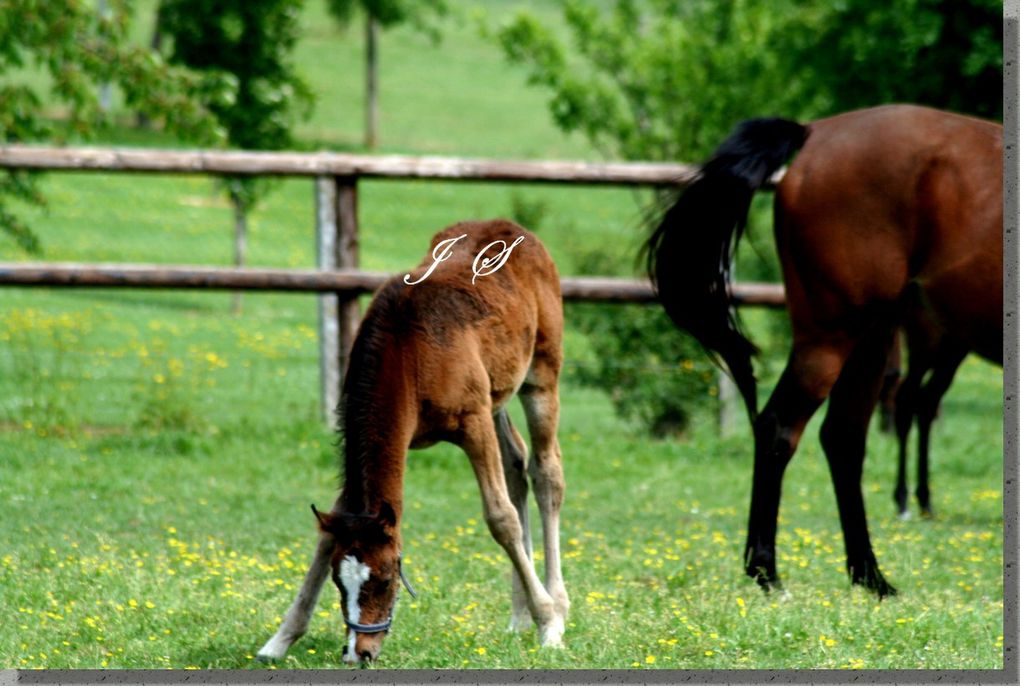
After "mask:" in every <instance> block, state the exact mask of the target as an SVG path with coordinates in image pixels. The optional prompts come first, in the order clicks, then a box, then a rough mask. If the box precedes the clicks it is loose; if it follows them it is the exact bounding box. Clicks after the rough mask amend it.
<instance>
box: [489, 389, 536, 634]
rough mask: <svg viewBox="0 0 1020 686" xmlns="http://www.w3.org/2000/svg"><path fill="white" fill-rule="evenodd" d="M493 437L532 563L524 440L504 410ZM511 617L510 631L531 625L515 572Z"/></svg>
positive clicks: (522, 587) (529, 615)
mask: <svg viewBox="0 0 1020 686" xmlns="http://www.w3.org/2000/svg"><path fill="white" fill-rule="evenodd" d="M495 421H496V436H497V437H498V438H499V452H500V454H501V455H502V457H503V476H504V477H505V478H506V485H507V492H508V493H509V495H510V501H511V502H512V503H513V504H514V508H515V509H516V510H517V518H518V519H519V520H520V522H521V535H522V537H523V539H524V550H525V552H527V554H528V559H529V560H533V559H534V557H533V555H532V548H531V527H530V526H529V525H528V478H527V476H526V475H525V473H524V470H525V469H526V468H527V463H528V448H527V446H526V445H525V444H524V439H522V438H521V435H520V434H519V433H517V429H516V428H514V425H513V424H512V423H511V422H510V415H509V414H507V411H506V408H504V409H501V410H500V411H499V412H497V413H496V417H495ZM511 577H512V581H511V587H512V594H511V597H512V600H513V605H512V614H511V615H510V630H511V631H523V630H525V629H527V628H528V627H529V626H531V613H530V612H529V611H528V598H527V594H526V592H525V590H524V581H523V580H522V579H521V575H520V574H518V573H517V570H516V569H515V570H512V572H511Z"/></svg>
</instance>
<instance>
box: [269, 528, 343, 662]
mask: <svg viewBox="0 0 1020 686" xmlns="http://www.w3.org/2000/svg"><path fill="white" fill-rule="evenodd" d="M332 553H333V541H332V540H331V539H326V538H322V539H321V540H320V541H319V545H318V546H317V547H316V549H315V556H314V557H313V558H312V563H311V565H309V567H308V572H307V573H306V574H305V580H304V583H302V584H301V589H300V590H299V591H298V595H297V597H296V598H295V599H294V602H293V603H292V604H291V606H290V608H289V609H288V610H287V614H286V616H285V617H284V619H283V622H282V623H281V624H280V627H279V628H278V629H277V630H276V633H275V634H274V635H273V637H272V638H271V639H269V640H268V641H267V642H266V644H265V645H264V646H262V649H261V650H259V652H258V658H259V659H260V660H279V659H280V658H282V657H283V656H284V655H286V654H287V649H288V648H290V646H291V644H293V643H294V641H296V640H297V639H298V638H299V637H301V636H303V635H304V633H305V631H306V630H307V628H308V620H309V618H310V617H311V615H312V610H313V609H314V607H315V602H316V600H318V598H319V591H320V590H321V589H322V585H323V583H325V581H326V577H327V576H329V557H330V555H331V554H332Z"/></svg>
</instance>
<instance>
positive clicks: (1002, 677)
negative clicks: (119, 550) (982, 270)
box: [0, 0, 1020, 686]
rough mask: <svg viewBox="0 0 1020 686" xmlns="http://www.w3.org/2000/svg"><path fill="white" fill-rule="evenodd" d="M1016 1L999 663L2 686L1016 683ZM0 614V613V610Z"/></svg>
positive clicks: (1006, 16)
mask: <svg viewBox="0 0 1020 686" xmlns="http://www.w3.org/2000/svg"><path fill="white" fill-rule="evenodd" d="M1018 48H1020V0H1005V2H1004V4H1003V125H1004V132H1005V149H1004V151H1003V152H1004V157H1005V159H1004V165H1005V166H1004V170H1005V174H1004V177H1003V205H1004V211H1005V214H1004V227H1003V243H1004V254H1003V259H1004V261H1005V274H1006V276H1005V283H1004V306H1003V310H1004V311H1003V320H1004V328H1003V456H1004V459H1003V594H1004V601H1005V602H1004V604H1003V605H1004V610H1003V623H1004V626H1003V644H1004V653H1003V669H1001V670H963V669H961V670H921V669H912V670H853V671H848V670H792V669H781V670H651V671H646V670H623V669H619V670H587V669H578V670H533V671H528V670H491V671H489V670H385V669H368V670H351V669H340V670H279V671H276V670H274V671H247V670H218V671H217V670H210V671H172V670H149V669H128V670H0V686H14V684H99V683H103V684H136V683H149V684H178V683H193V684H271V683H274V684H275V683H281V684H327V683H351V684H355V683H362V684H434V683H452V684H520V683H532V682H533V683H547V684H567V683H570V684H603V683H632V684H668V683H716V684H759V683H768V682H771V683H840V684H842V683H918V684H920V683H946V684H957V683H959V684H974V683H978V684H1017V683H1020V671H1018V662H1017V601H1018V599H1020V583H1018V582H1020V578H1018V576H1017V569H1018V565H1020V558H1018V549H1020V548H1018V533H1020V532H1018V524H1020V522H1018V519H1017V512H1018V508H1017V479H1018V467H1020V459H1018V453H1017V439H1018V436H1020V403H1018V402H1017V393H1018V389H1017V380H1018V367H1017V365H1018V362H1020V336H1018V333H1020V331H1018V326H1017V316H1018V314H1017V313H1018V309H1020V308H1018V304H1020V297H1018V294H1020V290H1018V283H1017V265H1018V263H1020V243H1018V242H1017V231H1018V213H1020V208H1018V206H1017V190H1018V188H1020V158H1018V156H1017V148H1018V145H1020V139H1018V137H1017V133H1018V130H1020V106H1018V103H1017V96H1018V92H1020V73H1018V71H1017V64H1016V62H1017V59H1018V53H1020V50H1018ZM0 621H2V618H0Z"/></svg>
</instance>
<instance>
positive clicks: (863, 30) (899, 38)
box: [777, 0, 1002, 119]
mask: <svg viewBox="0 0 1020 686" xmlns="http://www.w3.org/2000/svg"><path fill="white" fill-rule="evenodd" d="M799 16H800V18H799V20H798V22H796V23H793V24H791V26H790V28H789V31H788V32H786V34H785V36H784V37H783V38H782V40H781V42H780V44H778V45H777V48H778V49H781V50H783V51H784V52H785V53H786V54H787V55H788V58H789V67H788V69H790V70H799V71H802V72H803V73H804V74H805V76H806V78H805V79H803V80H801V81H800V85H801V88H800V90H801V91H802V92H806V91H808V90H811V91H814V92H824V93H826V95H827V97H828V100H829V104H828V109H829V110H830V111H833V112H839V111H843V110H849V109H855V108H858V107H866V106H870V105H875V104H878V103H883V102H893V101H897V102H916V103H922V104H926V105H932V106H934V107H942V108H946V109H950V110H955V111H958V112H967V113H971V114H976V115H980V116H984V117H990V118H995V119H1001V117H1002V3H1001V2H999V1H998V0H967V1H966V2H963V1H961V0H881V1H878V0H841V2H812V3H808V6H806V7H805V8H804V10H803V11H802V12H801V13H800V15H799Z"/></svg>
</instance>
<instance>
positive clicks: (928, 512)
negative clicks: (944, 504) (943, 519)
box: [921, 507, 935, 519]
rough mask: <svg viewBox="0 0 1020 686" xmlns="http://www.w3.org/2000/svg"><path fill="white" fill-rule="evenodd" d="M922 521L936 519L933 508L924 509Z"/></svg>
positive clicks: (922, 510) (922, 509)
mask: <svg viewBox="0 0 1020 686" xmlns="http://www.w3.org/2000/svg"><path fill="white" fill-rule="evenodd" d="M921 519H935V511H934V510H932V509H931V507H922V508H921Z"/></svg>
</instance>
